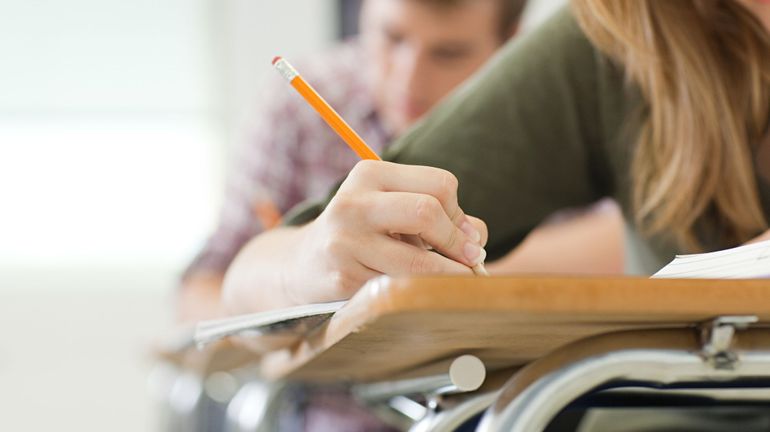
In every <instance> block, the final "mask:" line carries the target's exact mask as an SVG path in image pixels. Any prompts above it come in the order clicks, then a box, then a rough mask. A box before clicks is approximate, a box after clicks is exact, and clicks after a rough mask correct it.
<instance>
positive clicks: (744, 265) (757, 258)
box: [652, 240, 770, 279]
mask: <svg viewBox="0 0 770 432" xmlns="http://www.w3.org/2000/svg"><path fill="white" fill-rule="evenodd" d="M652 277H654V278H702V279H765V278H770V240H768V241H763V242H759V243H752V244H749V245H746V246H739V247H736V248H732V249H725V250H721V251H717V252H710V253H702V254H695V255H677V256H676V258H674V260H673V261H671V262H670V263H669V264H668V265H667V266H665V267H663V268H662V269H661V270H660V271H659V272H657V273H655V274H654V275H653V276H652Z"/></svg>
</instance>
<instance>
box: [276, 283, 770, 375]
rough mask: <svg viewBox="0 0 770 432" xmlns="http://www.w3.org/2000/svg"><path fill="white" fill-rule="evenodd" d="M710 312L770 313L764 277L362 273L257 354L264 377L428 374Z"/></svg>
mask: <svg viewBox="0 0 770 432" xmlns="http://www.w3.org/2000/svg"><path fill="white" fill-rule="evenodd" d="M718 315H756V316H758V317H759V319H760V321H764V322H768V321H770V281H767V280H720V281H714V280H671V279H646V278H644V279H642V278H626V277H620V278H584V277H577V278H570V277H558V278H543V277H519V276H517V277H489V278H480V277H448V276H443V277H414V278H393V279H391V278H385V277H383V278H380V279H377V280H374V281H372V282H370V283H369V284H368V285H367V286H366V287H364V288H363V289H362V290H361V291H359V293H358V294H356V295H355V296H354V297H353V298H352V299H351V300H350V302H349V303H348V304H347V305H345V307H344V308H342V309H341V310H340V311H338V312H337V313H336V314H335V315H334V316H333V317H332V318H331V319H330V320H329V321H328V322H327V323H326V324H325V325H323V326H322V327H321V328H319V329H318V330H317V331H315V332H314V333H312V334H311V335H309V336H308V337H307V338H306V340H304V341H302V342H301V343H299V344H298V345H297V346H295V347H293V348H292V349H288V350H283V351H279V352H274V353H271V354H268V355H267V356H265V358H264V359H263V362H262V371H263V373H264V374H265V375H266V376H267V377H269V378H272V379H279V378H288V379H298V380H309V381H319V382H324V381H340V380H350V381H358V382H367V381H373V380H383V379H393V378H394V377H403V376H408V375H414V374H426V373H430V372H431V371H430V366H429V365H432V364H435V363H436V362H437V361H440V360H441V359H445V358H449V357H451V356H454V355H458V354H474V355H476V356H478V357H479V358H481V359H482V360H483V361H484V363H485V364H486V365H487V367H488V368H489V369H490V370H494V369H500V368H504V367H509V366H516V365H522V364H525V363H528V362H531V361H532V360H535V359H538V358H540V357H542V356H544V355H545V354H547V353H549V352H551V351H553V350H555V349H556V348H558V347H561V346H564V345H566V344H568V343H570V342H574V341H577V340H579V339H582V338H585V337H588V336H592V335H598V334H603V333H607V332H612V331H619V330H631V329H654V328H662V327H666V328H671V327H685V326H693V325H694V324H696V323H699V322H702V321H706V320H708V319H711V318H713V317H715V316H718Z"/></svg>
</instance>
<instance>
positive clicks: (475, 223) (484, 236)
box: [463, 215, 489, 247]
mask: <svg viewBox="0 0 770 432" xmlns="http://www.w3.org/2000/svg"><path fill="white" fill-rule="evenodd" d="M465 217H466V219H467V221H468V223H469V224H470V225H471V226H472V227H473V229H474V230H475V231H476V232H477V233H478V234H479V236H480V237H481V238H480V240H479V244H480V245H481V246H482V247H483V246H486V245H487V240H489V231H488V230H487V224H486V223H484V221H483V220H481V219H479V218H477V217H473V216H467V215H466V216H465ZM463 231H466V229H463ZM466 232H467V231H466Z"/></svg>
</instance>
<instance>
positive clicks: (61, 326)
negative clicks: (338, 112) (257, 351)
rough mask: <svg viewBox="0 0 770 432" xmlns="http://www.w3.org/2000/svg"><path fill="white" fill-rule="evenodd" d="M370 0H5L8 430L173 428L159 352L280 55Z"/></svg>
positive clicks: (335, 26)
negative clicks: (183, 280) (165, 408)
mask: <svg viewBox="0 0 770 432" xmlns="http://www.w3.org/2000/svg"><path fill="white" fill-rule="evenodd" d="M562 3H563V0H534V1H533V2H532V5H531V7H530V10H528V11H527V15H526V18H525V20H526V21H525V29H529V28H531V27H534V26H535V25H537V23H539V22H540V21H542V20H543V19H544V18H545V17H547V16H548V15H549V14H550V13H551V12H552V11H553V10H554V9H556V8H557V7H558V6H559V5H560V4H562ZM355 7H356V1H354V0H281V1H275V0H270V1H268V0H164V1H151V0H134V1H131V2H125V1H118V0H64V1H59V2H52V1H39V0H0V209H2V211H1V212H0V430H24V431H42V430H54V429H57V430H80V431H101V430H111V431H140V430H157V429H158V427H157V425H158V407H157V404H156V403H154V402H153V398H152V397H151V395H152V388H151V386H148V375H149V373H150V371H151V370H152V367H153V365H154V360H153V356H152V346H153V344H154V343H155V342H156V341H157V340H158V339H159V338H162V337H163V335H166V334H168V332H169V330H170V329H171V327H172V326H171V322H172V319H171V318H172V316H171V313H170V311H171V299H172V293H173V289H174V287H175V285H176V284H177V282H178V277H179V272H180V271H181V269H182V267H183V266H184V265H185V264H186V263H187V262H188V261H189V260H190V259H191V257H192V256H193V255H194V253H195V252H196V251H197V249H198V248H199V247H200V245H201V243H202V242H203V241H204V240H205V238H206V236H207V234H208V233H209V232H210V230H211V229H212V228H213V224H214V222H215V217H216V215H217V211H218V206H219V203H220V201H221V192H222V187H223V181H224V173H225V170H226V167H227V164H228V162H229V155H230V150H231V149H232V148H233V144H234V143H235V142H237V140H238V138H239V137H240V136H242V130H243V126H244V125H245V123H246V122H247V120H248V117H249V112H250V110H251V108H253V105H254V102H255V101H254V97H255V95H256V94H257V93H258V90H259V87H260V84H261V82H262V81H263V79H264V77H265V75H266V74H269V73H275V72H273V71H272V69H271V67H270V60H271V59H272V57H273V56H274V55H275V54H278V53H280V54H282V55H284V56H286V57H288V58H290V59H296V58H301V57H302V56H304V55H307V54H309V53H312V52H314V51H317V50H318V49H320V48H322V47H325V46H327V45H329V44H330V43H332V42H333V41H335V40H336V39H338V38H339V37H341V36H342V35H344V34H349V33H350V32H354V31H355V25H354V24H355V12H354V11H355Z"/></svg>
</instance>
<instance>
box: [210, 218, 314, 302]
mask: <svg viewBox="0 0 770 432" xmlns="http://www.w3.org/2000/svg"><path fill="white" fill-rule="evenodd" d="M304 229H305V228H304V227H303V228H295V227H284V228H277V229H274V230H270V231H267V232H265V233H263V234H261V235H259V236H257V237H254V238H253V239H252V240H251V241H249V242H248V243H247V244H246V246H244V247H243V249H241V251H240V252H239V253H238V255H237V256H236V257H235V260H234V261H233V263H232V264H231V265H230V267H229V268H228V270H227V273H226V274H225V279H224V285H223V293H222V295H223V303H224V306H225V309H226V310H227V312H229V313H231V314H240V313H249V312H259V311H264V310H270V309H278V308H283V307H289V306H295V305H296V304H298V302H297V300H296V299H292V298H291V296H290V295H289V294H288V290H287V288H288V284H289V283H291V282H289V281H288V280H287V278H286V275H288V274H291V273H292V272H297V271H299V269H291V268H287V267H290V264H289V261H291V258H292V257H293V255H295V250H297V248H298V244H299V241H300V238H301V237H302V231H303V230H304Z"/></svg>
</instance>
